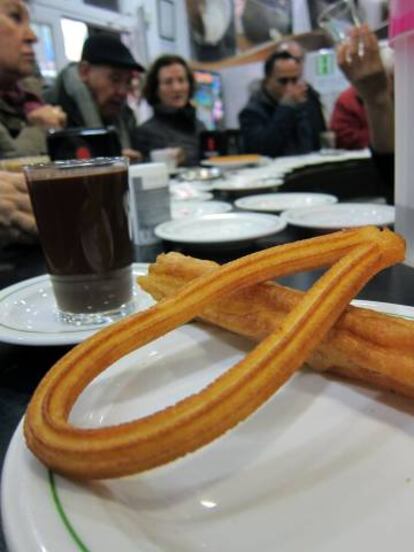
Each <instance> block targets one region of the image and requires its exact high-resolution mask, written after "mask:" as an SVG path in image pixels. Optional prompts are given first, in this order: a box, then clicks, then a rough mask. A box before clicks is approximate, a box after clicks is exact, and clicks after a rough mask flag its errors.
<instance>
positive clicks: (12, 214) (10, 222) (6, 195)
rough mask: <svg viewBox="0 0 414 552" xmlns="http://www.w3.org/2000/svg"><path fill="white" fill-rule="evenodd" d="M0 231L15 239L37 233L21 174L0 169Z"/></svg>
mask: <svg viewBox="0 0 414 552" xmlns="http://www.w3.org/2000/svg"><path fill="white" fill-rule="evenodd" d="M0 231H1V233H2V234H3V235H5V234H6V235H8V236H9V237H10V238H11V239H15V240H16V241H27V239H28V238H30V237H32V236H35V235H36V234H37V228H36V223H35V219H34V215H33V211H32V204H31V201H30V197H29V193H28V190H27V185H26V181H25V179H24V176H23V175H21V174H14V173H9V172H5V171H0Z"/></svg>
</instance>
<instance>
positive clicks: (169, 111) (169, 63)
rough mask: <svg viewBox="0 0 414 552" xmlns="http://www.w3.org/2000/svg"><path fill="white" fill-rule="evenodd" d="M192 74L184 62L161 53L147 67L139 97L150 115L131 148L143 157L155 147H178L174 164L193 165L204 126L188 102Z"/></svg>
mask: <svg viewBox="0 0 414 552" xmlns="http://www.w3.org/2000/svg"><path fill="white" fill-rule="evenodd" d="M194 89H195V81H194V76H193V73H192V71H191V69H190V68H189V66H188V64H187V63H186V61H185V60H184V59H183V58H181V57H179V56H176V55H163V56H161V57H159V58H158V59H156V60H155V61H154V63H153V64H152V66H151V67H150V69H149V71H148V73H147V77H146V81H145V85H144V90H143V97H144V98H145V99H146V100H147V102H148V103H149V105H150V106H151V107H152V108H153V111H154V114H153V116H152V117H151V119H149V120H148V121H146V122H145V123H144V124H142V125H141V126H140V127H139V128H138V129H137V131H136V133H135V142H134V147H135V148H136V149H139V151H141V152H142V153H143V154H144V155H145V156H146V157H148V156H149V154H150V152H151V151H152V150H155V149H162V148H179V153H178V159H177V161H178V164H180V165H187V166H188V165H197V164H198V161H199V145H198V137H199V134H200V132H201V131H202V130H205V127H204V125H203V123H202V122H201V121H199V120H198V119H197V117H196V111H195V108H194V106H193V105H192V104H191V98H192V96H193V93H194Z"/></svg>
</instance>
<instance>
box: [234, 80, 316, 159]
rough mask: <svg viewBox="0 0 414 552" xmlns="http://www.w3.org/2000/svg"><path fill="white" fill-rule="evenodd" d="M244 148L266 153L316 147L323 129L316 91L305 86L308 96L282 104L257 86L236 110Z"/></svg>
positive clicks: (276, 154)
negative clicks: (288, 103)
mask: <svg viewBox="0 0 414 552" xmlns="http://www.w3.org/2000/svg"><path fill="white" fill-rule="evenodd" d="M239 121H240V130H241V134H242V138H243V143H244V148H245V150H246V152H248V153H260V154H262V155H267V156H269V157H278V156H282V155H296V154H300V153H309V152H311V151H315V150H319V149H320V145H319V133H320V132H323V131H324V130H325V129H326V125H325V120H324V117H323V113H322V107H321V102H320V99H319V94H318V93H317V92H316V91H315V90H314V89H313V88H312V87H311V86H309V88H308V99H307V101H306V102H304V103H302V104H298V105H294V106H292V105H284V104H283V105H282V104H280V103H278V102H276V101H275V100H273V99H272V98H271V97H270V96H269V95H268V94H267V92H266V91H265V90H264V89H263V88H261V89H260V90H258V91H257V92H254V93H253V95H252V96H251V98H250V100H249V102H248V104H247V105H246V107H245V108H244V109H243V110H242V111H241V112H240V114H239Z"/></svg>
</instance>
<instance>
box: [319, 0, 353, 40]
mask: <svg viewBox="0 0 414 552" xmlns="http://www.w3.org/2000/svg"><path fill="white" fill-rule="evenodd" d="M318 25H319V26H320V27H322V29H325V31H327V32H328V34H329V35H330V36H331V38H332V40H333V41H334V42H342V41H343V40H345V39H346V37H347V33H348V31H349V29H351V28H352V27H358V26H359V25H361V20H360V18H359V15H358V11H357V9H356V6H355V4H354V1H353V0H339V1H338V2H335V3H334V4H331V5H330V6H328V7H327V8H326V9H325V10H324V11H323V12H322V13H321V14H320V15H319V17H318Z"/></svg>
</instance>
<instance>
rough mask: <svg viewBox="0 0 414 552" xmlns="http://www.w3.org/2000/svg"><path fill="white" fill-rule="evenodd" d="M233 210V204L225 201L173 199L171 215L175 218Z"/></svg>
mask: <svg viewBox="0 0 414 552" xmlns="http://www.w3.org/2000/svg"><path fill="white" fill-rule="evenodd" d="M231 210H232V206H231V205H230V203H226V202H225V201H215V200H213V201H199V200H197V199H188V200H187V201H182V200H179V201H174V200H173V201H171V216H172V218H173V219H180V218H183V217H199V216H201V215H212V214H215V213H228V212H229V211H231Z"/></svg>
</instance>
